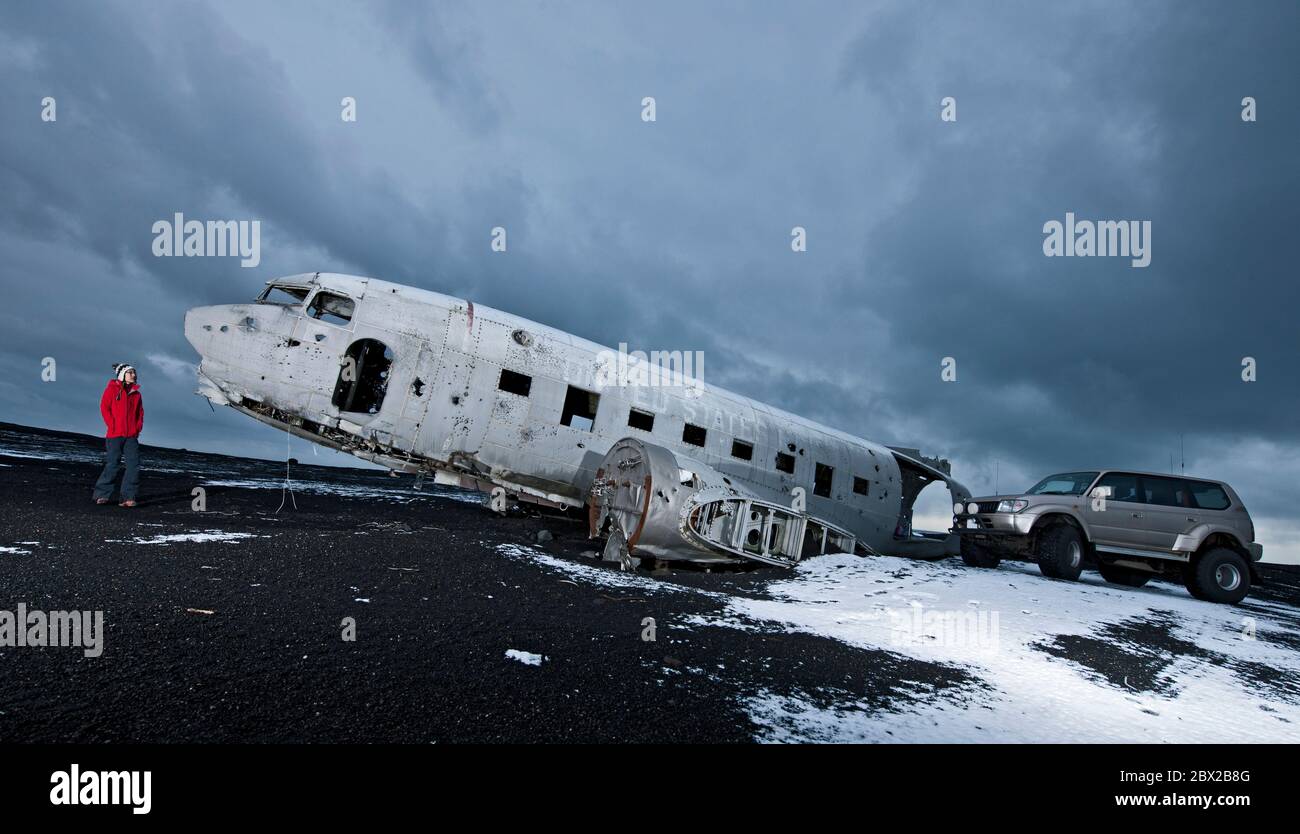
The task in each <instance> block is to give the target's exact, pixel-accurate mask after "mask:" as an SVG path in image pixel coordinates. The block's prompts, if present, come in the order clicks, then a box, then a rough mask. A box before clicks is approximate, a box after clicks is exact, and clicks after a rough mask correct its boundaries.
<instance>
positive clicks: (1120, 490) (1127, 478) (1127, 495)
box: [1093, 472, 1145, 504]
mask: <svg viewBox="0 0 1300 834" xmlns="http://www.w3.org/2000/svg"><path fill="white" fill-rule="evenodd" d="M1104 486H1108V487H1110V488H1111V494H1110V498H1109V500H1111V501H1131V502H1133V503H1135V504H1140V503H1142V502H1143V499H1144V497H1145V496H1143V495H1142V494H1141V493H1139V492H1138V478H1137V475H1126V474H1125V473H1123V472H1107V473H1106V474H1105V475H1102V476H1101V480H1099V481H1097V483H1096V486H1094V487H1093V488H1094V489H1095V488H1096V487H1104Z"/></svg>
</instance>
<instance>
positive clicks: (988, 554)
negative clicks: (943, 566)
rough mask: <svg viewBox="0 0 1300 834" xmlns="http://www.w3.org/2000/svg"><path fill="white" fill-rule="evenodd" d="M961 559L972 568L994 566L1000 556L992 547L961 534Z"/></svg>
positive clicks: (998, 561)
mask: <svg viewBox="0 0 1300 834" xmlns="http://www.w3.org/2000/svg"><path fill="white" fill-rule="evenodd" d="M961 560H962V561H963V562H965V563H966V564H967V565H969V566H970V567H972V568H996V567H997V566H998V564H999V563H1001V561H1002V557H1001V556H999V555H998V552H997V551H996V550H994V549H993V548H991V547H989V546H987V545H983V544H976V543H975V542H973V541H971V540H970V539H968V538H966V537H965V536H962V539H961Z"/></svg>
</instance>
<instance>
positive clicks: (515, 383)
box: [497, 368, 533, 397]
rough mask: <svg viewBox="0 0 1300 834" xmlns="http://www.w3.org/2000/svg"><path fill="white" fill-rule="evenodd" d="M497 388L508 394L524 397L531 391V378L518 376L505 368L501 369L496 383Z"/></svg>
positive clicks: (524, 375)
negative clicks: (499, 377)
mask: <svg viewBox="0 0 1300 834" xmlns="http://www.w3.org/2000/svg"><path fill="white" fill-rule="evenodd" d="M497 388H499V389H500V390H502V391H505V392H506V393H508V394H518V395H519V396H521V397H526V396H528V392H530V391H532V390H533V378H532V377H531V376H528V375H527V374H519V373H515V372H514V371H512V370H509V369H507V368H502V369H501V380H500V382H498V383H497Z"/></svg>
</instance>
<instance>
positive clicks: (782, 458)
mask: <svg viewBox="0 0 1300 834" xmlns="http://www.w3.org/2000/svg"><path fill="white" fill-rule="evenodd" d="M776 468H777V471H778V472H789V473H790V474H791V475H793V474H794V455H787V454H786V453H785V452H777V453H776Z"/></svg>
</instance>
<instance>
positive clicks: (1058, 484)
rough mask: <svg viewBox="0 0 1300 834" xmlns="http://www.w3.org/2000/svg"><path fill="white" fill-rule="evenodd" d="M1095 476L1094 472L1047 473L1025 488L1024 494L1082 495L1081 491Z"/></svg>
mask: <svg viewBox="0 0 1300 834" xmlns="http://www.w3.org/2000/svg"><path fill="white" fill-rule="evenodd" d="M1096 477H1097V473H1096V472H1063V473H1061V474H1060V475H1048V476H1047V477H1046V478H1044V479H1043V480H1041V481H1039V482H1038V483H1036V484H1034V485H1033V486H1031V487H1030V488H1029V489H1027V490H1025V495H1083V491H1084V490H1085V489H1087V488H1088V485H1089V484H1091V483H1092V482H1093V480H1094V479H1096Z"/></svg>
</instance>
